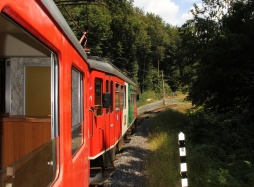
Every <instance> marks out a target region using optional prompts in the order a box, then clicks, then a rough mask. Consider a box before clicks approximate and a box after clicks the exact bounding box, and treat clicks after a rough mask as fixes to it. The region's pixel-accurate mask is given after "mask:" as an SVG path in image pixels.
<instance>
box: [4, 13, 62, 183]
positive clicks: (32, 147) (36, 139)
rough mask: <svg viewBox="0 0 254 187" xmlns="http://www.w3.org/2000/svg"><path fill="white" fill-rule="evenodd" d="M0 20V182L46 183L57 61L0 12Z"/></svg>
mask: <svg viewBox="0 0 254 187" xmlns="http://www.w3.org/2000/svg"><path fill="white" fill-rule="evenodd" d="M17 17H18V16H17ZM0 25H1V27H0V40H1V41H3V42H0V106H1V111H0V128H1V140H0V147H1V150H0V170H1V172H0V186H21V187H22V186H48V185H50V184H51V183H52V182H53V181H54V179H55V177H56V174H57V169H58V168H57V166H58V164H57V160H58V159H57V153H58V152H57V149H58V145H59V144H58V140H59V135H58V97H57V93H58V61H57V58H56V56H55V55H54V54H53V53H52V52H51V50H49V48H47V47H46V46H45V45H43V44H42V43H41V42H39V41H38V40H37V39H36V38H35V37H33V36H32V35H30V34H28V33H27V32H26V31H24V30H23V29H22V28H21V27H19V26H18V24H17V23H16V22H15V23H14V21H13V20H10V19H9V18H7V17H5V16H3V15H2V14H0Z"/></svg>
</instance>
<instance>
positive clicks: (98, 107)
mask: <svg viewBox="0 0 254 187" xmlns="http://www.w3.org/2000/svg"><path fill="white" fill-rule="evenodd" d="M94 87H95V106H94V111H95V115H97V116H100V115H102V79H100V78H95V80H94Z"/></svg>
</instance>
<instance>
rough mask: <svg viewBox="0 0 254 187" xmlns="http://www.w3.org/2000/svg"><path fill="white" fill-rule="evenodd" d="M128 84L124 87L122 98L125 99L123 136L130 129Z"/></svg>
mask: <svg viewBox="0 0 254 187" xmlns="http://www.w3.org/2000/svg"><path fill="white" fill-rule="evenodd" d="M127 90H128V84H127V83H125V84H124V86H122V97H123V118H122V136H123V135H124V134H125V133H126V131H127V130H128V128H129V124H128V95H127Z"/></svg>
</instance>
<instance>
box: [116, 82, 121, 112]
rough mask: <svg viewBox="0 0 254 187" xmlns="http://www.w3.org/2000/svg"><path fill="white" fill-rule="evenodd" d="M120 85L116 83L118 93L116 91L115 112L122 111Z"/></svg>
mask: <svg viewBox="0 0 254 187" xmlns="http://www.w3.org/2000/svg"><path fill="white" fill-rule="evenodd" d="M119 87H120V86H119V84H118V83H116V91H115V110H116V111H119V110H120V93H119V89H120V88H119Z"/></svg>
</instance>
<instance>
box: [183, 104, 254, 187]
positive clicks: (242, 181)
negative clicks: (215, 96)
mask: <svg viewBox="0 0 254 187" xmlns="http://www.w3.org/2000/svg"><path fill="white" fill-rule="evenodd" d="M189 115H190V124H189V125H188V126H187V128H186V135H187V137H186V139H188V143H187V150H188V167H189V171H188V172H189V175H188V176H189V180H190V185H193V186H228V187H230V186H253V185H254V183H253V174H254V167H253V165H252V163H253V162H254V159H253V158H254V152H253V151H252V147H253V143H254V139H253V135H254V130H253V128H252V125H253V124H252V123H251V121H250V119H248V118H246V117H245V114H239V113H233V112H229V113H226V114H214V113H211V112H209V111H205V110H202V109H200V110H197V111H195V112H194V113H190V114H189Z"/></svg>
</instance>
